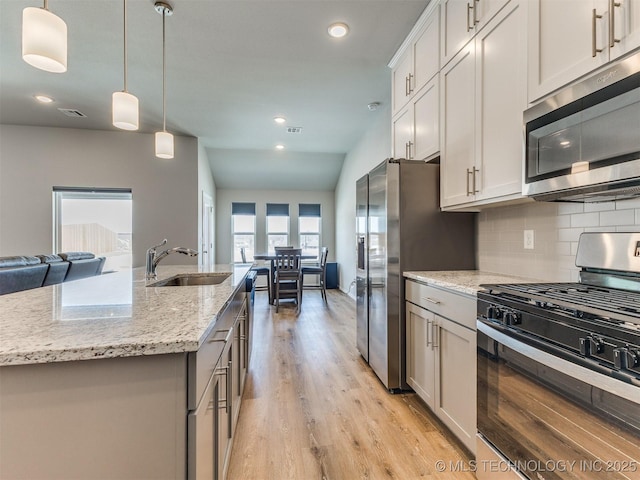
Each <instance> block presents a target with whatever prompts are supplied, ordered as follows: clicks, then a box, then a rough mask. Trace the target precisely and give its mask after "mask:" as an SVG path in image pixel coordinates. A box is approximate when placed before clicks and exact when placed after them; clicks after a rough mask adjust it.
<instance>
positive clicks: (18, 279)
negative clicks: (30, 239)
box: [0, 257, 48, 295]
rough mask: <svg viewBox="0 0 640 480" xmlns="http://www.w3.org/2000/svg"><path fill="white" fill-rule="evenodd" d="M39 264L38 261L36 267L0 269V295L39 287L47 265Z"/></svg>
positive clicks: (22, 266) (21, 266)
mask: <svg viewBox="0 0 640 480" xmlns="http://www.w3.org/2000/svg"><path fill="white" fill-rule="evenodd" d="M34 258H35V257H34ZM39 262H40V260H39V259H38V263H37V264H36V265H20V266H15V267H4V268H0V295H2V294H5V293H13V292H19V291H20V290H28V289H31V288H38V287H41V286H42V284H43V282H44V277H45V275H46V273H47V268H48V265H45V264H43V263H39Z"/></svg>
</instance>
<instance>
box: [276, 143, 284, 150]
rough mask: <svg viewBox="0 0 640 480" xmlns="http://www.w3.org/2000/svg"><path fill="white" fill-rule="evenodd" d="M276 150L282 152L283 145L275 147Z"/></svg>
mask: <svg viewBox="0 0 640 480" xmlns="http://www.w3.org/2000/svg"><path fill="white" fill-rule="evenodd" d="M276 150H284V145H282V144H278V145H276Z"/></svg>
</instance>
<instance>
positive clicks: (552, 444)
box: [476, 320, 640, 480]
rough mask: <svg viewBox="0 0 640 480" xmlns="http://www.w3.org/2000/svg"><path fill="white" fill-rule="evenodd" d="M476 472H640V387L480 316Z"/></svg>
mask: <svg viewBox="0 0 640 480" xmlns="http://www.w3.org/2000/svg"><path fill="white" fill-rule="evenodd" d="M477 331H478V434H479V439H480V440H481V441H483V440H484V442H486V444H485V445H484V446H483V447H484V448H482V449H480V447H479V449H478V451H479V452H480V451H488V449H487V448H486V446H487V445H489V446H491V447H492V448H493V449H495V450H496V451H497V452H499V453H500V454H501V456H502V457H500V460H498V461H496V460H491V459H489V458H481V456H480V455H478V458H477V465H476V466H477V476H478V478H497V476H496V475H494V474H493V473H496V474H499V473H501V472H504V471H506V470H508V469H509V468H508V467H515V469H516V470H517V471H518V472H519V474H520V476H522V477H526V478H529V479H532V480H533V479H536V480H545V479H565V478H571V479H575V478H579V479H582V478H583V479H585V480H586V479H594V478H606V479H617V478H620V479H628V478H640V463H639V462H640V387H638V386H637V385H633V384H631V383H626V382H623V381H620V380H617V379H615V378H613V377H610V376H607V375H604V374H602V373H598V372H594V371H592V370H590V369H587V368H585V367H583V366H580V365H577V364H575V363H572V362H571V361H570V358H568V357H566V358H561V357H559V356H556V355H554V354H552V353H548V352H547V351H543V350H541V349H539V348H537V347H536V346H535V341H533V339H532V341H528V339H527V338H526V337H523V336H521V335H519V334H517V333H515V332H513V331H511V330H509V329H502V328H500V327H499V326H493V325H491V324H490V323H488V322H485V321H484V320H478V322H477ZM507 459H508V460H507Z"/></svg>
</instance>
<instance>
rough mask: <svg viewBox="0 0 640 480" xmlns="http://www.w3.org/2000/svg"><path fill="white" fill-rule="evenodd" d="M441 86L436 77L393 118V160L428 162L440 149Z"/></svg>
mask: <svg viewBox="0 0 640 480" xmlns="http://www.w3.org/2000/svg"><path fill="white" fill-rule="evenodd" d="M438 84H439V78H438V77H437V76H436V77H434V78H432V79H431V81H430V82H429V83H427V84H426V85H425V86H424V87H422V89H421V90H420V91H419V92H418V93H417V94H416V95H415V96H414V97H413V98H412V100H411V102H410V103H409V105H407V106H406V107H405V108H403V109H402V110H401V111H400V112H399V113H398V114H397V115H396V116H395V117H393V121H392V124H393V152H392V156H393V157H395V158H407V159H410V160H424V159H425V158H427V157H430V156H432V155H434V154H436V153H438V151H439V150H440V138H439V125H440V116H439V115H440V114H439V105H438V103H439V94H438Z"/></svg>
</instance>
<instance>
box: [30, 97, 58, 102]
mask: <svg viewBox="0 0 640 480" xmlns="http://www.w3.org/2000/svg"><path fill="white" fill-rule="evenodd" d="M33 98H35V99H36V100H38V101H39V102H41V103H52V102H53V98H51V97H47V96H46V95H34V96H33Z"/></svg>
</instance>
